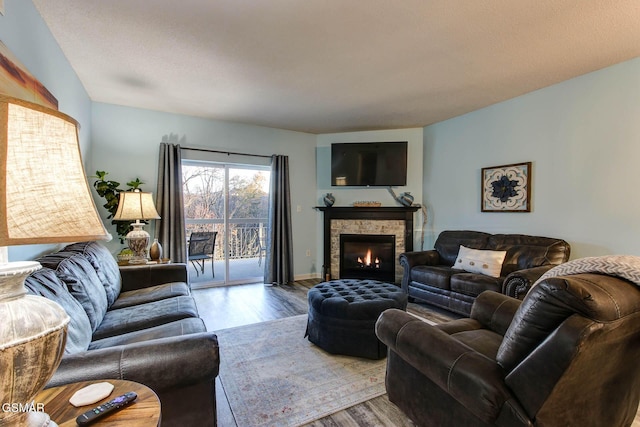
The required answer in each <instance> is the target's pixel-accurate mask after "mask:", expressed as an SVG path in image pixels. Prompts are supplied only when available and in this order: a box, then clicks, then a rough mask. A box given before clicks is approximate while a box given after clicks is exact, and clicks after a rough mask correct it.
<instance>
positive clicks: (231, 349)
mask: <svg viewBox="0 0 640 427" xmlns="http://www.w3.org/2000/svg"><path fill="white" fill-rule="evenodd" d="M306 322H307V316H306V315H301V316H295V317H288V318H285V319H278V320H273V321H270V322H263V323H257V324H254V325H248V326H240V327H237V328H231V329H223V330H220V331H216V334H217V335H218V340H219V343H220V379H221V382H222V385H223V387H224V390H225V393H226V394H227V399H228V400H229V404H230V406H231V411H232V412H233V416H234V417H235V420H236V423H237V425H238V426H239V427H249V426H299V425H302V424H305V423H308V422H311V421H313V420H317V419H319V418H322V417H325V416H327V415H330V414H333V413H334V412H337V411H340V410H342V409H345V408H348V407H351V406H353V405H356V404H358V403H361V402H364V401H366V400H369V399H372V398H374V397H377V396H380V395H382V394H384V393H385V388H384V374H385V368H386V365H385V364H386V359H382V360H378V361H372V360H367V359H360V358H355V357H348V356H338V355H332V354H329V353H327V352H325V351H324V350H322V349H320V348H319V347H316V346H315V345H313V344H311V343H310V342H309V341H308V340H307V339H306V338H304V332H305V328H306Z"/></svg>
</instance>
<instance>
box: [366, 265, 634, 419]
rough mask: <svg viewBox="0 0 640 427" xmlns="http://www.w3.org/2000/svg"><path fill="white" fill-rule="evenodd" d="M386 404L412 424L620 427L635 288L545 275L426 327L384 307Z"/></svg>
mask: <svg viewBox="0 0 640 427" xmlns="http://www.w3.org/2000/svg"><path fill="white" fill-rule="evenodd" d="M376 334H377V335H378V337H379V338H380V340H381V341H382V342H383V343H385V344H386V345H387V346H388V348H389V354H388V360H387V376H386V388H387V393H388V396H389V399H390V400H391V401H392V402H393V403H395V404H396V405H397V406H399V407H400V408H401V409H402V410H403V411H404V412H405V413H406V414H407V415H408V416H409V417H410V418H411V419H412V420H413V421H414V422H415V423H416V424H417V425H419V426H439V427H440V426H456V427H459V426H509V427H511V426H563V427H564V426H580V427H583V426H594V427H596V426H604V425H606V426H629V425H631V423H632V422H633V420H634V417H635V416H636V412H637V408H638V402H639V401H640V387H638V384H639V383H640V367H639V365H638V363H637V361H638V359H639V358H640V288H639V287H638V286H636V285H634V284H632V283H630V282H628V281H626V280H623V279H619V278H616V277H612V276H605V275H601V274H595V273H585V274H576V275H571V276H563V277H556V278H549V279H546V280H544V281H542V282H540V283H539V284H538V285H536V286H535V287H534V288H532V289H531V291H530V292H529V294H527V296H526V297H525V298H524V300H523V301H522V302H521V301H520V300H517V299H515V298H511V297H508V296H505V295H503V294H499V293H496V292H492V291H486V292H483V293H482V294H480V296H479V297H478V298H477V299H476V300H475V302H474V304H473V307H472V311H471V314H470V317H469V318H463V319H458V320H453V321H451V322H447V323H444V324H441V325H435V326H431V325H429V324H427V323H425V322H422V321H421V320H419V319H416V318H415V317H413V316H410V315H408V314H407V313H405V312H402V311H400V310H387V311H385V312H384V313H383V314H382V315H381V316H380V318H379V319H378V322H377V323H376Z"/></svg>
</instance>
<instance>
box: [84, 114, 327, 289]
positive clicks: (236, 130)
mask: <svg viewBox="0 0 640 427" xmlns="http://www.w3.org/2000/svg"><path fill="white" fill-rule="evenodd" d="M92 123H93V127H92V130H93V133H92V142H93V150H92V157H91V162H90V163H91V173H92V174H93V173H94V172H95V171H96V170H105V171H107V172H109V176H108V178H110V179H113V180H116V181H119V182H121V183H125V182H127V181H129V180H131V179H134V178H136V177H138V178H140V179H141V180H142V181H144V182H145V183H146V184H145V185H144V187H143V188H144V190H145V191H151V192H153V193H154V194H155V192H156V182H157V173H158V172H157V170H158V169H157V168H158V150H159V144H160V142H161V141H162V139H163V137H164V136H169V135H173V136H175V137H177V139H179V140H180V144H181V145H185V146H191V147H205V148H211V149H218V150H229V151H234V152H241V153H253V154H264V155H271V154H286V155H288V156H289V168H290V171H289V172H290V181H291V203H292V205H293V212H292V215H293V242H294V273H295V275H296V276H297V277H306V276H308V275H314V274H315V273H316V271H317V265H316V263H315V253H312V256H310V257H307V256H306V250H307V249H312V251H313V249H314V248H315V245H316V238H315V235H314V234H313V233H309V230H315V225H316V223H315V211H314V210H313V206H315V203H316V201H315V199H316V191H315V190H316V175H315V144H316V136H315V135H312V134H307V133H301V132H292V131H286V130H280V129H272V128H266V127H260V126H250V125H243V124H237V123H228V122H221V121H215V120H206V119H201V118H196V117H189V116H181V115H176V114H168V113H162V112H157V111H150V110H142V109H136V108H128V107H122V106H117V105H111V104H101V103H94V105H93V117H92ZM98 204H99V205H101V203H100V201H98ZM298 207H299V209H300V210H299V211H298V209H297V208H298ZM100 210H101V213H102V215H103V218H105V217H106V212H105V211H104V209H103V208H102V207H100ZM105 222H106V223H108V222H109V221H105ZM109 229H110V231H111V232H112V233H113V234H114V235H115V227H112V226H110V225H109ZM149 231H151V232H153V228H152V229H151V230H149ZM111 246H112V249H113V250H114V251H115V250H117V249H118V247H119V244H118V242H117V239H114V242H112V243H111ZM313 252H315V251H313Z"/></svg>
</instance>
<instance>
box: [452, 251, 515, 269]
mask: <svg viewBox="0 0 640 427" xmlns="http://www.w3.org/2000/svg"><path fill="white" fill-rule="evenodd" d="M506 255H507V251H482V250H478V249H471V248H467V247H465V246H462V245H460V251H459V252H458V258H456V263H455V264H454V265H453V268H457V269H460V270H464V271H468V272H469V273H480V274H484V275H486V276H491V277H500V272H501V271H502V263H503V262H504V257H505V256H506Z"/></svg>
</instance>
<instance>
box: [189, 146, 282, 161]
mask: <svg viewBox="0 0 640 427" xmlns="http://www.w3.org/2000/svg"><path fill="white" fill-rule="evenodd" d="M180 149H182V150H191V151H204V152H207V153H220V154H226V155H227V156H230V155H232V154H233V155H235V156H251V157H264V158H266V159H270V158H271V156H266V155H264V154H249V153H236V152H233V151H221V150H211V149H209V148H198V147H184V146H182V145H181V146H180Z"/></svg>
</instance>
